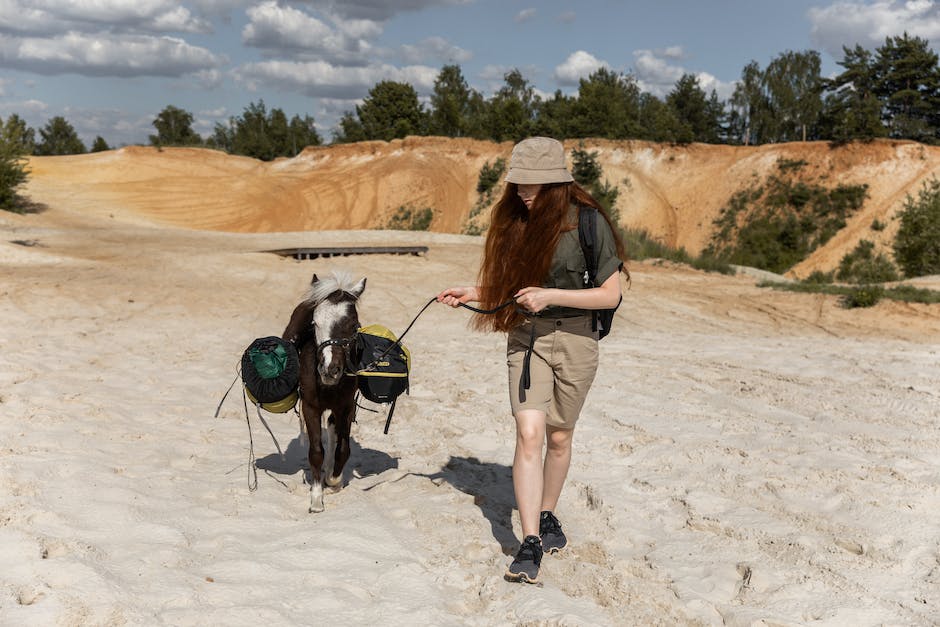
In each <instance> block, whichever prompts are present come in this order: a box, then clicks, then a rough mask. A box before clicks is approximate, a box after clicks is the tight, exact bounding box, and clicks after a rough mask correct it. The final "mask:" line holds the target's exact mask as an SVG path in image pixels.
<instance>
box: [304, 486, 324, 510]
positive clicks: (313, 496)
mask: <svg viewBox="0 0 940 627" xmlns="http://www.w3.org/2000/svg"><path fill="white" fill-rule="evenodd" d="M308 511H309V512H310V513H311V514H319V513H320V512H322V511H323V486H321V485H320V484H319V483H315V484H313V485H312V486H310V509H309V510H308Z"/></svg>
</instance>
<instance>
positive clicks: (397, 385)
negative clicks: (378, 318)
mask: <svg viewBox="0 0 940 627" xmlns="http://www.w3.org/2000/svg"><path fill="white" fill-rule="evenodd" d="M356 342H357V343H358V345H359V346H358V348H359V364H358V365H357V370H356V383H357V385H358V387H359V392H360V394H362V395H363V396H364V397H365V398H367V399H369V400H370V401H372V402H373V403H391V407H389V410H388V417H387V418H386V420H385V433H388V427H389V424H391V422H392V414H393V413H394V411H395V401H396V400H397V399H398V397H399V396H400V395H401V394H402V392H406V391H407V390H408V374H409V373H410V371H411V353H410V352H408V349H407V348H405V347H404V346H402V345H401V343H399V342H398V341H397V338H396V337H395V334H394V333H392V332H391V331H390V330H389V329H388V328H386V327H384V326H382V325H380V324H372V325H369V326H367V327H363V328H361V329H359V332H358V333H357V334H356Z"/></svg>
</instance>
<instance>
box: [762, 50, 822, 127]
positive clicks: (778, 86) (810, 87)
mask: <svg viewBox="0 0 940 627" xmlns="http://www.w3.org/2000/svg"><path fill="white" fill-rule="evenodd" d="M819 68H820V60H819V53H818V52H816V51H814V50H807V51H804V52H794V51H792V50H788V51H786V52H784V53H782V54H780V55H777V56H776V57H775V58H774V59H773V60H771V62H770V64H769V65H768V66H767V69H766V70H765V71H764V75H763V85H764V89H765V92H766V96H767V103H768V106H769V110H770V115H769V116H768V118H769V119H768V128H767V129H766V137H767V140H768V141H773V142H787V141H806V139H807V137H808V136H810V135H811V134H812V133H813V132H814V130H815V128H816V124H817V122H818V121H819V115H820V112H821V111H822V96H821V94H822V89H823V82H822V76H821V75H820V73H819V72H820V69H819Z"/></svg>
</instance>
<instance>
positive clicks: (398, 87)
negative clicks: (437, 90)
mask: <svg viewBox="0 0 940 627" xmlns="http://www.w3.org/2000/svg"><path fill="white" fill-rule="evenodd" d="M356 115H357V116H358V117H359V123H360V124H361V125H362V131H363V133H364V135H365V138H366V139H383V140H385V141H389V140H392V139H400V138H402V137H405V136H407V135H420V134H421V133H422V132H423V131H424V128H425V114H424V111H423V110H422V108H421V105H420V104H419V103H418V94H417V92H416V91H415V89H414V87H412V86H411V85H409V84H408V83H398V82H395V81H381V82H379V83H377V84H376V85H375V86H374V87H373V88H372V89H370V90H369V95H368V96H366V98H365V99H364V100H363V101H362V104H361V105H359V106H357V107H356Z"/></svg>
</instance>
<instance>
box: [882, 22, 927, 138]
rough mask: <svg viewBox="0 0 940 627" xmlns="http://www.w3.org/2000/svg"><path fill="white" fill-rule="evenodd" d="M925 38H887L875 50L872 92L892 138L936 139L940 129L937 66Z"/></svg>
mask: <svg viewBox="0 0 940 627" xmlns="http://www.w3.org/2000/svg"><path fill="white" fill-rule="evenodd" d="M937 62H938V56H937V53H935V52H933V51H932V50H931V49H930V44H929V42H928V41H927V40H926V39H921V38H919V37H911V36H909V35H908V34H907V33H904V35H902V36H900V37H888V38H887V39H886V40H885V43H884V45H883V46H881V47H879V48H878V49H877V50H876V55H875V59H874V63H873V70H874V72H873V74H874V77H873V78H874V89H873V91H874V93H875V95H876V96H878V99H879V100H880V101H881V102H882V106H883V109H882V111H883V115H884V122H885V125H886V126H887V128H888V134H889V136H891V137H897V138H907V139H914V140H917V141H923V142H936V140H937V135H938V130H940V67H938V66H937Z"/></svg>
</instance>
